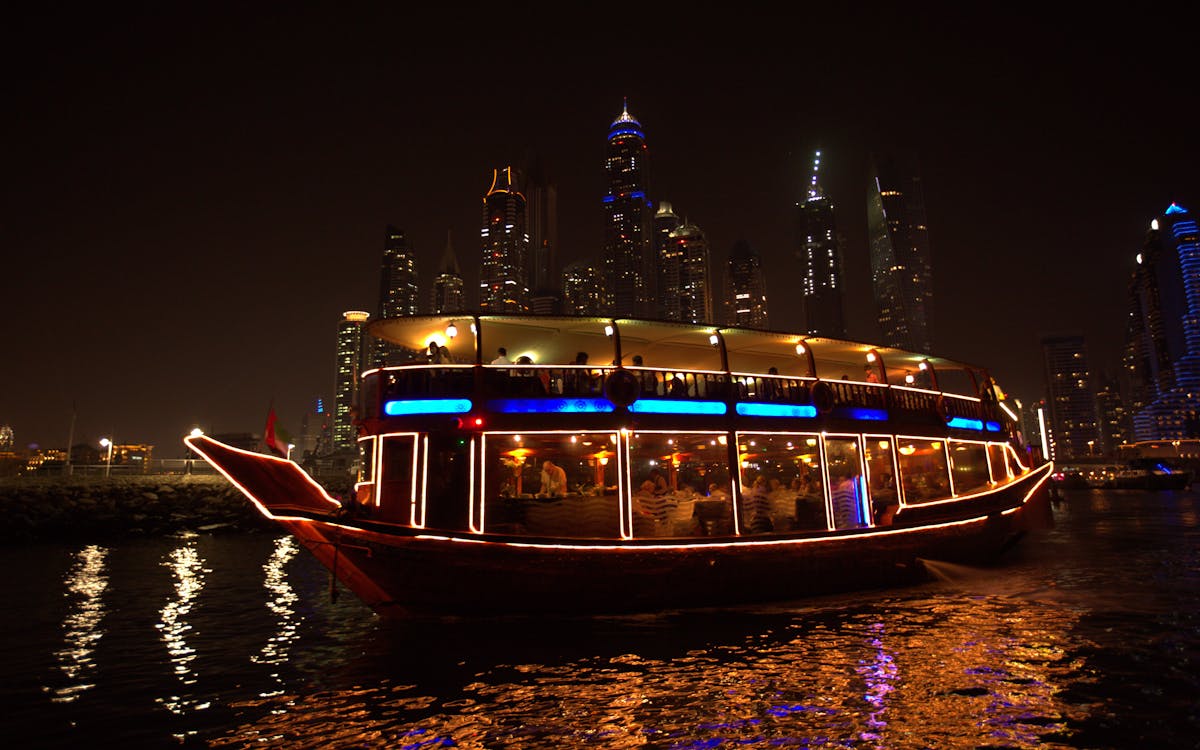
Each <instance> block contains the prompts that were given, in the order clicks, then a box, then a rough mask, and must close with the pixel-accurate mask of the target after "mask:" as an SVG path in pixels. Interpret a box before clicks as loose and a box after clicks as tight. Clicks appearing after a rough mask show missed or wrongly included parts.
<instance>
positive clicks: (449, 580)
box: [187, 315, 1051, 615]
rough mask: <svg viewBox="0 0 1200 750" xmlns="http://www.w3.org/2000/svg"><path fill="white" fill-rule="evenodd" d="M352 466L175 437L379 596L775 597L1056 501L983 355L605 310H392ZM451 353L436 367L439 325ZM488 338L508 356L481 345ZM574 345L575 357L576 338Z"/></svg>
mask: <svg viewBox="0 0 1200 750" xmlns="http://www.w3.org/2000/svg"><path fill="white" fill-rule="evenodd" d="M366 330H367V333H369V334H370V335H371V336H374V337H377V338H380V339H383V340H384V341H386V342H388V343H389V344H390V345H391V346H392V350H393V356H394V357H396V358H397V359H398V361H402V362H407V363H404V364H399V365H396V366H388V367H384V368H379V369H374V370H370V371H368V372H366V373H364V374H363V375H362V379H361V381H360V390H359V393H358V410H359V411H358V415H359V416H358V419H357V421H356V424H357V425H358V432H359V437H358V447H359V450H360V457H361V469H360V470H359V481H358V483H357V484H356V485H355V493H354V497H353V498H346V499H345V500H344V501H338V500H335V499H334V498H332V497H331V496H329V495H328V494H327V493H326V492H325V490H324V489H322V487H321V486H320V485H319V484H318V483H317V482H316V481H314V480H313V479H312V478H311V477H309V476H308V475H307V474H306V473H305V472H304V471H303V470H301V468H300V467H299V466H297V465H296V464H295V463H293V462H290V461H285V460H283V459H279V458H274V457H269V456H264V455H260V454H256V453H248V452H246V451H242V450H238V449H236V448H232V447H229V446H226V445H222V444H221V443H218V442H216V441H214V440H212V439H210V438H208V437H204V436H198V437H192V438H188V440H187V443H188V444H189V446H190V447H191V448H192V449H193V450H195V451H196V452H197V453H199V454H200V455H202V456H203V457H204V458H205V459H207V460H208V461H209V462H210V463H211V464H213V466H215V467H216V468H217V469H218V470H220V471H221V472H222V473H223V474H224V475H225V476H226V477H227V478H229V479H230V480H231V481H232V482H233V483H234V484H236V485H237V486H238V487H239V488H240V489H241V490H242V491H243V492H245V494H246V495H247V496H248V497H249V498H250V499H251V500H252V501H253V502H254V503H255V504H256V505H257V506H258V508H259V510H260V511H262V513H264V514H265V515H267V516H268V517H269V518H272V519H274V520H275V521H276V522H278V524H279V525H280V526H281V527H282V528H284V529H286V530H288V531H289V532H291V533H292V534H294V535H295V537H296V538H297V539H298V540H299V541H300V542H301V543H302V544H303V545H304V546H305V547H307V548H308V550H309V551H310V552H312V554H314V555H315V556H316V557H317V558H318V559H319V560H320V561H321V562H322V563H323V564H324V565H325V566H326V567H328V568H329V569H330V571H332V573H333V575H334V576H336V578H337V579H338V580H340V581H341V582H342V583H343V584H345V585H346V586H347V587H348V588H349V589H350V590H352V591H353V592H354V593H355V594H356V595H358V596H359V597H360V598H361V599H362V600H363V601H364V602H366V603H367V604H368V605H370V606H371V607H372V608H374V609H375V610H376V611H378V612H379V613H381V614H385V615H392V614H395V615H403V614H410V613H412V614H419V613H448V614H469V613H495V612H546V611H551V612H621V611H650V610H661V609H668V608H681V607H707V606H721V605H729V604H737V603H745V602H762V601H771V600H776V601H778V600H789V599H795V598H799V597H803V596H809V595H816V594H823V593H829V592H834V591H842V590H849V589H861V588H876V587H882V586H888V585H894V584H896V583H900V582H906V581H912V580H918V579H920V578H921V577H923V576H924V569H923V566H922V564H921V562H920V561H921V560H923V559H926V560H927V559H933V560H944V561H957V562H977V561H986V560H990V559H993V558H994V557H996V556H997V555H998V554H999V553H1000V552H1001V551H1002V550H1004V549H1005V548H1006V547H1007V546H1008V545H1010V544H1011V543H1013V542H1014V541H1015V540H1016V539H1018V538H1019V537H1020V536H1021V535H1022V534H1023V533H1024V532H1025V531H1027V530H1028V529H1029V528H1031V523H1033V522H1034V521H1035V520H1037V519H1039V518H1041V517H1042V516H1041V514H1042V513H1044V512H1045V509H1046V507H1047V505H1046V503H1045V502H1044V500H1045V493H1044V492H1043V491H1042V490H1043V489H1044V487H1045V482H1046V479H1047V478H1048V477H1049V475H1050V470H1051V465H1050V464H1045V465H1042V466H1039V467H1036V468H1035V467H1033V466H1032V465H1031V463H1030V462H1028V461H1026V460H1025V459H1024V458H1023V451H1021V450H1020V446H1019V444H1018V443H1017V438H1018V433H1017V431H1016V425H1015V424H1014V422H1013V420H1012V416H1011V415H1010V414H1006V410H1005V407H1004V404H1003V403H1000V402H998V401H997V399H996V390H995V388H994V384H993V381H992V380H991V378H990V377H988V375H987V373H986V372H985V371H983V370H982V369H980V368H976V367H972V366H968V365H963V364H959V363H954V362H950V361H948V360H944V359H940V358H935V357H927V356H925V355H920V354H913V353H909V352H904V351H899V350H895V349H890V348H885V347H871V346H869V345H865V344H859V343H854V342H847V341H837V340H830V339H822V338H805V337H803V336H797V335H793V334H786V333H779V332H764V331H752V330H745V329H735V328H720V329H714V328H711V327H704V326H697V325H686V324H673V323H663V322H651V321H642V320H625V319H619V320H608V319H600V318H566V317H515V316H487V315H474V316H472V315H462V316H458V317H455V318H450V317H435V316H418V317H410V318H403V319H389V320H380V321H376V322H374V323H371V324H369V325H368V326H367V329H366ZM431 342H433V343H436V344H437V346H438V348H439V349H440V348H441V347H447V348H448V349H449V353H450V361H449V362H445V361H443V362H441V363H437V364H431V363H429V362H428V361H427V360H426V357H425V352H426V351H427V350H428V349H429V348H430V347H429V344H430V343H431ZM499 347H504V348H505V349H507V352H508V357H509V358H510V359H511V360H512V361H513V362H514V363H516V364H500V365H492V364H487V363H488V362H490V361H491V360H492V358H493V357H494V356H495V353H496V351H497V349H498V348H499ZM579 353H586V354H587V355H588V356H587V357H585V358H581V357H578V354H579Z"/></svg>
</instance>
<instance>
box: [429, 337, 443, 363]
mask: <svg viewBox="0 0 1200 750" xmlns="http://www.w3.org/2000/svg"><path fill="white" fill-rule="evenodd" d="M425 360H426V361H427V362H429V364H431V365H440V364H442V347H440V346H438V342H436V341H430V342H429V348H428V349H426V350H425Z"/></svg>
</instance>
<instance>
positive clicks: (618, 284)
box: [602, 105, 655, 317]
mask: <svg viewBox="0 0 1200 750" xmlns="http://www.w3.org/2000/svg"><path fill="white" fill-rule="evenodd" d="M647 153H648V152H647V149H646V135H645V133H643V132H642V126H641V123H639V122H638V121H637V120H635V119H633V117H631V116H630V114H629V107H628V105H626V106H625V107H624V109H623V110H622V112H621V115H620V116H619V117H617V119H616V120H614V121H613V123H612V125H611V126H610V127H609V129H608V150H607V159H606V161H605V172H606V174H607V176H608V192H607V194H606V195H605V196H604V212H605V222H604V254H603V258H602V261H603V265H604V295H605V300H606V306H607V310H606V313H607V314H610V315H614V316H616V317H638V316H651V315H653V314H654V310H653V302H652V300H653V298H654V276H655V274H654V262H655V259H654V255H653V244H652V243H651V241H650V233H651V228H650V227H651V212H652V210H653V209H652V207H651V204H650V201H649V200H648V199H647V198H646V181H647V175H648V170H647V167H648V163H647V162H648V158H647Z"/></svg>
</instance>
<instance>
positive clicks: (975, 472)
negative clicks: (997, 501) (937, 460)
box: [950, 440, 990, 495]
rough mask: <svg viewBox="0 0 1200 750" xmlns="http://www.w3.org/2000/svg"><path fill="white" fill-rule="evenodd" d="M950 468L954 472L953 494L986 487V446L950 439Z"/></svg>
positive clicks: (961, 493) (987, 479)
mask: <svg viewBox="0 0 1200 750" xmlns="http://www.w3.org/2000/svg"><path fill="white" fill-rule="evenodd" d="M950 468H951V471H953V472H954V474H953V476H954V494H956V495H966V494H969V493H971V492H975V491H977V490H979V489H980V488H983V487H987V486H988V482H989V481H990V479H989V477H988V456H987V446H985V445H981V444H980V443H960V442H958V441H957V440H951V441H950Z"/></svg>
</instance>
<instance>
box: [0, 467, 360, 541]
mask: <svg viewBox="0 0 1200 750" xmlns="http://www.w3.org/2000/svg"><path fill="white" fill-rule="evenodd" d="M326 489H327V491H328V492H329V493H330V494H331V495H333V496H334V497H338V496H340V495H343V494H344V493H346V492H347V491H348V490H349V488H348V487H347V488H341V489H340V491H338V489H339V488H333V487H327V488H326ZM275 528H277V527H276V526H275V525H274V523H272V522H271V521H269V520H268V519H266V518H264V517H263V515H262V514H261V513H259V512H258V509H257V508H255V507H254V504H253V503H251V502H250V500H249V499H248V498H247V497H246V496H245V495H243V494H242V492H241V491H240V490H238V489H237V488H236V487H234V486H233V485H232V484H230V483H229V482H228V481H227V480H226V479H225V478H224V477H221V476H212V475H150V476H135V477H112V478H108V479H104V478H97V477H78V478H76V477H47V478H24V477H22V478H17V479H8V480H2V481H0V544H24V543H30V542H44V541H92V540H97V541H99V540H111V539H113V538H122V537H146V536H160V535H166V534H171V533H175V532H178V531H185V530H188V531H197V532H201V533H225V532H238V531H265V530H271V529H275Z"/></svg>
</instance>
